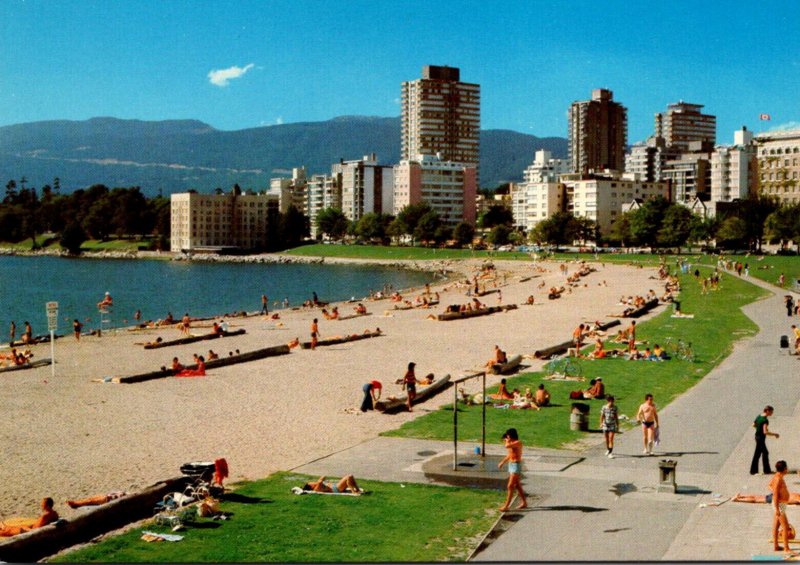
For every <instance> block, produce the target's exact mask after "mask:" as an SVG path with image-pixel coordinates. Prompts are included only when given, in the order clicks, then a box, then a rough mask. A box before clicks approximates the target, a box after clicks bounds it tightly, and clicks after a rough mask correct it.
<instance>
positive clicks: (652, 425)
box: [636, 394, 658, 455]
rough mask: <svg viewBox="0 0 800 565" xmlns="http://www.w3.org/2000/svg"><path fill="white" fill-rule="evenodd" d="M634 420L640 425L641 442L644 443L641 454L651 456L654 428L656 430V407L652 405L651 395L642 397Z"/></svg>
mask: <svg viewBox="0 0 800 565" xmlns="http://www.w3.org/2000/svg"><path fill="white" fill-rule="evenodd" d="M636 419H637V420H639V421H640V422H641V423H642V441H643V442H644V449H643V450H642V453H644V454H646V455H652V454H653V442H654V441H655V435H656V428H658V411H657V410H656V405H655V404H653V395H652V394H646V395H645V396H644V402H643V403H642V405H641V406H639V411H638V412H636Z"/></svg>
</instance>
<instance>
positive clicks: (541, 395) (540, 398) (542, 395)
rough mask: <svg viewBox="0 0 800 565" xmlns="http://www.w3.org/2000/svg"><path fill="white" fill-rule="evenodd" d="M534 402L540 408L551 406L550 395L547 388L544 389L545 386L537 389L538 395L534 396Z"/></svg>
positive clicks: (542, 385) (541, 385)
mask: <svg viewBox="0 0 800 565" xmlns="http://www.w3.org/2000/svg"><path fill="white" fill-rule="evenodd" d="M533 401H534V402H535V403H536V405H537V406H539V407H542V406H549V405H550V393H549V392H548V391H547V389H546V388H544V384H540V385H539V388H537V389H536V394H535V395H534V396H533Z"/></svg>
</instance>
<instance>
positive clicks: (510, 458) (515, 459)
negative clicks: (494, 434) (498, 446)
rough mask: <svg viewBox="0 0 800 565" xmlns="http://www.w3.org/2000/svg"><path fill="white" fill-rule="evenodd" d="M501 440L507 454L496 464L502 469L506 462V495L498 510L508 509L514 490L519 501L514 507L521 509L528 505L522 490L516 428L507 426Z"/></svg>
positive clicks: (520, 460)
mask: <svg viewBox="0 0 800 565" xmlns="http://www.w3.org/2000/svg"><path fill="white" fill-rule="evenodd" d="M503 442H504V444H505V446H506V449H507V450H508V454H507V455H506V456H505V457H504V458H503V459H502V461H500V463H498V464H497V468H498V469H502V468H503V465H504V464H505V463H506V462H508V494H507V495H506V502H505V504H503V506H501V507H500V512H506V511H507V510H508V508H509V506H511V501H512V500H513V498H514V493H515V492H516V493H517V494H518V495H519V498H520V501H521V502H520V504H519V506H517V507H516V509H517V510H521V509H523V508H527V507H528V500H527V499H526V498H525V492H524V491H523V490H522V482H521V479H522V442H521V441H520V440H519V436H518V435H517V429H516V428H509V429H508V430H506V433H504V434H503Z"/></svg>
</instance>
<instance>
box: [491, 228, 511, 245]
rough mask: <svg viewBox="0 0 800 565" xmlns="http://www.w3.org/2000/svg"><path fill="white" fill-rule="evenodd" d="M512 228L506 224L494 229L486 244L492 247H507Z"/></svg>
mask: <svg viewBox="0 0 800 565" xmlns="http://www.w3.org/2000/svg"><path fill="white" fill-rule="evenodd" d="M511 231H512V230H511V228H510V227H508V226H507V225H505V224H498V225H496V226H495V227H493V228H492V231H490V232H489V235H488V236H486V242H487V243H489V244H490V245H506V244H507V243H508V237H509V236H510V235H511Z"/></svg>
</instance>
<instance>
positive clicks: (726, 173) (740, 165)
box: [711, 127, 756, 207]
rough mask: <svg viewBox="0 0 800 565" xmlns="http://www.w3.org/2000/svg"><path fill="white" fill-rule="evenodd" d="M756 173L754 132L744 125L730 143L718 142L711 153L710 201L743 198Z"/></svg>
mask: <svg viewBox="0 0 800 565" xmlns="http://www.w3.org/2000/svg"><path fill="white" fill-rule="evenodd" d="M755 174H756V147H755V145H754V144H753V132H751V131H749V130H748V129H747V128H745V127H743V128H742V129H741V130H739V131H737V132H736V133H734V142H733V145H731V146H724V145H718V146H717V147H715V148H714V152H713V153H712V154H711V203H712V206H713V207H715V206H716V203H717V202H732V201H733V200H737V199H739V200H742V199H744V198H747V197H748V196H749V194H750V189H751V187H752V186H753V183H754V180H755Z"/></svg>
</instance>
